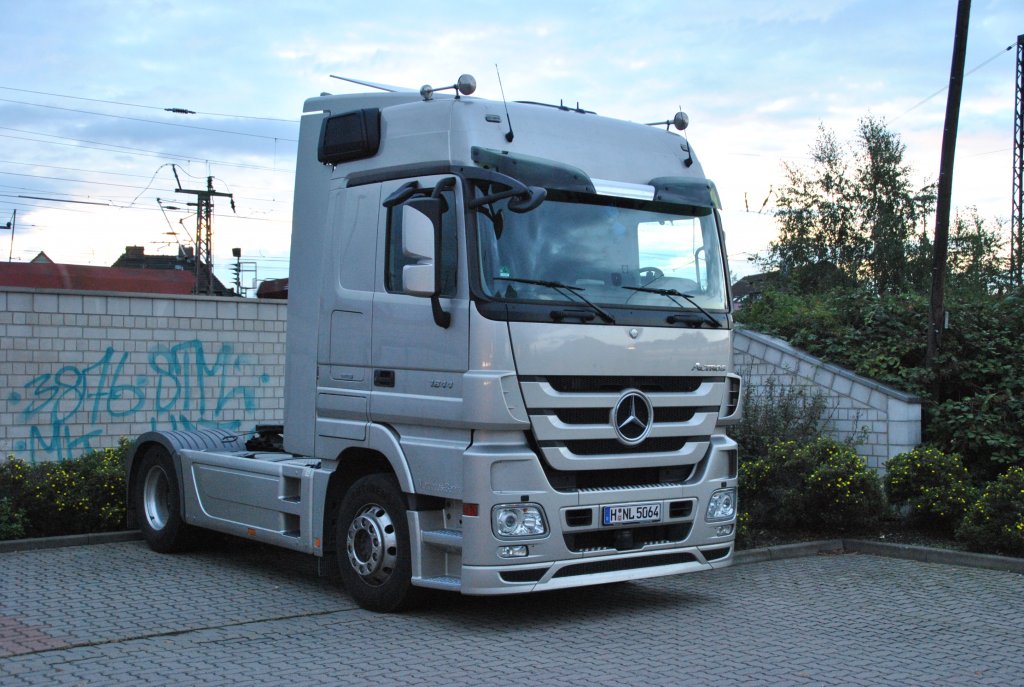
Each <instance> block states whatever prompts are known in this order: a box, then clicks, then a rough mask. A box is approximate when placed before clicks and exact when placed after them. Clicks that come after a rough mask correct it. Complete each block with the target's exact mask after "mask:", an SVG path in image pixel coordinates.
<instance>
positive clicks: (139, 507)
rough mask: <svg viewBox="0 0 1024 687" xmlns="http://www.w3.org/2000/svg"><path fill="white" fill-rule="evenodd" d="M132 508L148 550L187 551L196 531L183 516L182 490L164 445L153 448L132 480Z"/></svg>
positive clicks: (147, 451) (147, 453)
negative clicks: (186, 522)
mask: <svg viewBox="0 0 1024 687" xmlns="http://www.w3.org/2000/svg"><path fill="white" fill-rule="evenodd" d="M132 505H133V506H134V508H135V513H136V516H137V517H138V521H139V529H141V530H142V536H143V538H145V540H146V543H147V544H149V548H151V549H153V550H154V551H159V552H160V553H173V552H175V551H183V550H185V549H187V548H188V547H189V546H190V545H191V544H192V542H193V540H194V533H195V530H194V529H193V528H192V527H190V526H189V525H187V524H185V521H184V520H183V519H182V517H181V487H180V485H179V484H178V473H177V471H176V470H175V469H174V461H172V460H171V456H170V454H168V453H167V449H165V448H164V447H163V446H151V447H150V448H149V449H147V450H146V453H145V454H144V455H143V456H142V460H141V461H140V462H139V467H138V471H137V472H136V475H135V478H134V479H133V481H132Z"/></svg>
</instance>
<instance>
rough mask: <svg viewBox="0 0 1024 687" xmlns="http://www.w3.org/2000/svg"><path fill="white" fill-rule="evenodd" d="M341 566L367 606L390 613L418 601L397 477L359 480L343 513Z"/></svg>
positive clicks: (360, 601)
mask: <svg viewBox="0 0 1024 687" xmlns="http://www.w3.org/2000/svg"><path fill="white" fill-rule="evenodd" d="M336 534H337V542H338V554H337V555H338V567H339V569H340V572H341V579H342V581H343V582H344V584H345V589H346V590H347V591H348V593H349V594H350V595H351V596H352V599H353V600H354V601H355V602H356V603H357V604H359V605H360V606H361V607H363V608H365V609H367V610H371V611H381V612H385V613H386V612H390V611H397V610H400V609H402V608H404V607H406V606H408V605H409V604H410V602H411V601H412V596H413V591H414V590H413V588H412V564H411V560H410V551H409V525H408V518H407V517H406V507H405V500H404V498H403V496H402V491H401V489H400V488H399V486H398V482H397V481H396V480H395V478H394V477H393V476H391V475H367V476H366V477H363V478H361V479H359V480H357V481H356V483H355V484H353V485H352V487H351V488H350V489H349V490H348V493H347V494H345V498H343V499H342V501H341V506H340V507H339V509H338V524H337V530H336Z"/></svg>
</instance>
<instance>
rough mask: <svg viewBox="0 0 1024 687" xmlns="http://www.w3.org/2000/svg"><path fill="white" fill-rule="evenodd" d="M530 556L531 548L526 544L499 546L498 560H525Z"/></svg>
mask: <svg viewBox="0 0 1024 687" xmlns="http://www.w3.org/2000/svg"><path fill="white" fill-rule="evenodd" d="M529 555H530V547H528V546H526V545H525V544H520V545H518V546H499V547H498V558H523V557H524V556H529Z"/></svg>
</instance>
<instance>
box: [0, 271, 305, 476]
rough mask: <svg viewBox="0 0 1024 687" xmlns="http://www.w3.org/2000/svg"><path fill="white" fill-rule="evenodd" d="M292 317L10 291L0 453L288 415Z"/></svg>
mask: <svg viewBox="0 0 1024 687" xmlns="http://www.w3.org/2000/svg"><path fill="white" fill-rule="evenodd" d="M285 324H286V314H285V304H284V302H283V301H256V300H239V299H237V298H210V297H198V296H162V295H161V296H154V295H149V294H126V293H100V292H84V291H56V290H54V291H38V290H35V291H34V290H30V289H15V288H10V287H4V288H3V289H0V457H2V456H6V455H11V454H13V455H15V456H18V457H19V458H23V459H25V460H29V461H43V460H63V459H66V458H73V457H77V456H78V455H81V454H82V453H84V452H85V451H88V450H89V449H92V448H103V447H107V446H114V445H116V444H117V440H118V438H119V437H122V436H128V437H132V436H135V435H137V434H140V433H141V432H145V431H149V430H150V429H154V428H156V429H185V428H189V427H196V426H212V427H222V428H225V429H230V430H243V431H244V430H247V429H251V428H252V427H253V426H254V425H255V424H257V423H260V424H263V423H281V422H282V421H283V413H284V400H283V399H284V350H285V347H284V344H285Z"/></svg>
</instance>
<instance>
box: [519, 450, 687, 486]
mask: <svg viewBox="0 0 1024 687" xmlns="http://www.w3.org/2000/svg"><path fill="white" fill-rule="evenodd" d="M533 443H534V442H532V441H531V444H533ZM534 445H535V444H534ZM534 450H535V451H536V452H537V453H538V455H543V453H542V452H541V450H540V448H539V447H537V448H535V449H534ZM543 467H544V474H545V475H547V478H548V482H549V483H550V484H551V486H552V488H554V489H555V490H556V491H561V492H574V491H603V490H608V489H649V488H651V487H665V486H679V485H680V484H683V483H684V482H685V481H686V480H688V479H689V478H690V477H691V476H692V474H693V471H694V469H695V466H693V465H679V466H670V467H664V468H622V469H619V470H556V469H554V468H553V467H551V466H550V465H548V464H547V462H544V464H543Z"/></svg>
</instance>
